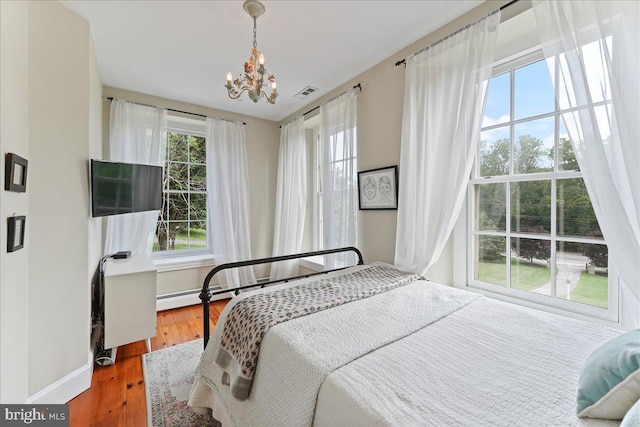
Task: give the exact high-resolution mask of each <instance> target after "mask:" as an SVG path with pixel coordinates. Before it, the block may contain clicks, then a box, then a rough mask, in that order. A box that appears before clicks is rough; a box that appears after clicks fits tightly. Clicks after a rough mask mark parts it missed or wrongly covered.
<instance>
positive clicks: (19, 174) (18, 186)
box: [4, 153, 28, 193]
mask: <svg viewBox="0 0 640 427" xmlns="http://www.w3.org/2000/svg"><path fill="white" fill-rule="evenodd" d="M27 164H28V161H27V159H25V158H23V157H20V156H18V155H17V154H14V153H7V155H6V156H5V165H4V189H5V190H8V191H17V192H18V193H25V192H26V191H27Z"/></svg>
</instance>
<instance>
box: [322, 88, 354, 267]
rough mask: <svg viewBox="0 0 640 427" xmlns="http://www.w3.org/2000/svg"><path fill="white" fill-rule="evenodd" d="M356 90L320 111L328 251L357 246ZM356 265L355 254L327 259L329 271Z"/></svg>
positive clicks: (324, 219)
mask: <svg viewBox="0 0 640 427" xmlns="http://www.w3.org/2000/svg"><path fill="white" fill-rule="evenodd" d="M356 95H357V92H356V89H351V90H349V91H348V92H347V93H345V94H343V95H341V96H339V97H337V98H336V99H334V100H332V101H329V102H327V103H326V104H324V105H322V106H321V107H320V143H321V144H322V157H323V160H322V168H323V170H322V217H323V225H322V232H323V244H324V249H334V248H340V247H345V246H355V244H356V218H357V213H358V210H357V201H358V199H357V197H358V172H357V171H358V165H357V156H356V155H357V138H356ZM354 263H355V255H354V254H353V253H351V252H349V253H341V254H334V255H329V256H326V257H325V261H324V267H325V269H326V270H329V269H332V268H338V267H343V266H345V265H350V264H354Z"/></svg>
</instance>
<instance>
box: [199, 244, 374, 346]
mask: <svg viewBox="0 0 640 427" xmlns="http://www.w3.org/2000/svg"><path fill="white" fill-rule="evenodd" d="M340 252H355V253H356V255H358V264H357V265H363V264H364V261H363V260H362V253H361V252H360V251H359V250H358V249H357V248H355V247H353V246H349V247H346V248H337V249H327V250H324V251H315V252H304V253H300V254H293V255H282V256H275V257H270V258H258V259H252V260H248V261H238V262H230V263H227V264H221V265H218V266H216V267H215V268H213V269H212V270H211V271H209V273H208V274H207V277H205V279H204V283H203V284H202V291H201V292H200V295H199V297H200V300H201V301H202V314H203V316H202V322H203V326H204V347H205V348H206V347H207V343H208V342H209V336H210V330H209V303H210V302H211V297H212V296H214V295H221V294H226V293H228V292H234V293H235V294H236V295H238V294H239V293H240V291H241V290H244V289H251V288H258V287H260V288H264V287H265V286H267V285H271V284H273V283H280V282H283V283H286V282H288V281H289V280H294V279H302V278H305V277H311V276H317V275H320V274H327V273H330V272H332V271H339V270H344V269H345V268H347V267H341V268H334V269H332V270H327V271H320V272H317V273H310V274H303V275H300V276H292V277H287V278H284V279H278V280H269V281H267V282H262V283H254V284H250V285H244V286H238V287H236V288H229V289H221V290H218V291H215V292H212V291H210V290H209V283H210V282H211V279H212V278H213V276H215V275H216V274H217V273H218V272H220V271H222V270H229V269H231V268H240V267H248V266H252V265H258V264H269V263H272V262H278V261H287V260H292V259H299V258H306V257H311V256H317V255H329V254H335V253H340Z"/></svg>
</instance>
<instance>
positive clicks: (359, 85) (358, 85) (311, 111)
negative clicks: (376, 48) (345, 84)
mask: <svg viewBox="0 0 640 427" xmlns="http://www.w3.org/2000/svg"><path fill="white" fill-rule="evenodd" d="M362 86H364V83H363V82H360V83H358V84H355V85H353V87H352V89H355V88H358V89H360V92H362ZM345 93H347V92H342V93H341V94H340V95H337V96H334V97H333V98H331V99H330V100H328V101H327V102H331V101H333V100H334V99H337V98H339V97H341V96H342V95H344V94H345ZM327 102H325V103H324V104H326V103H327ZM324 104H320V105H318V106H317V107H313V108H312V109H311V110H309V111H307V112H306V113H302V117H304V116H306V115H307V114H309V113H313V112H314V111H316V110H317V109H318V108H320V106H321V105H324ZM292 121H293V120H292ZM288 123H290V122H287V124H288ZM279 127H280V128H281V129H282V126H279Z"/></svg>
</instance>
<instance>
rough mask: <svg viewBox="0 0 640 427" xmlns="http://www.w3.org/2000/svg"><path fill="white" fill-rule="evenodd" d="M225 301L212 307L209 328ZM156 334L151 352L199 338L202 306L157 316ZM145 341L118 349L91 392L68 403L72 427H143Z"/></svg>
mask: <svg viewBox="0 0 640 427" xmlns="http://www.w3.org/2000/svg"><path fill="white" fill-rule="evenodd" d="M227 302H228V300H223V301H215V302H213V303H211V306H210V307H211V308H210V315H209V319H210V323H211V328H213V326H214V325H215V324H216V322H217V320H218V316H220V313H221V312H222V309H223V308H224V306H225V305H226V304H227ZM156 330H157V333H156V336H155V337H154V338H151V351H155V350H159V349H162V348H166V347H171V346H173V345H176V344H181V343H184V342H187V341H192V340H196V339H198V338H201V337H202V335H203V332H202V306H200V305H194V306H190V307H182V308H176V309H173V310H167V311H161V312H159V313H158V323H157V329H156ZM146 351H147V349H146V346H145V343H144V341H139V342H135V343H132V344H128V345H125V346H123V347H119V348H118V352H117V355H116V363H115V364H113V365H111V366H97V365H95V367H94V370H93V378H92V381H91V388H89V389H88V390H86V391H85V392H84V393H82V394H80V395H79V396H77V397H76V398H74V399H73V400H71V401H69V402H68V403H69V418H70V426H71V427H75V426H77V427H85V426H97V427H98V426H99V427H107V426H109V427H110V426H123V427H124V426H128V427H139V426H140V427H143V426H145V425H146V422H147V406H146V401H145V393H144V379H143V376H142V358H141V357H140V356H141V355H142V354H143V353H146Z"/></svg>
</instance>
